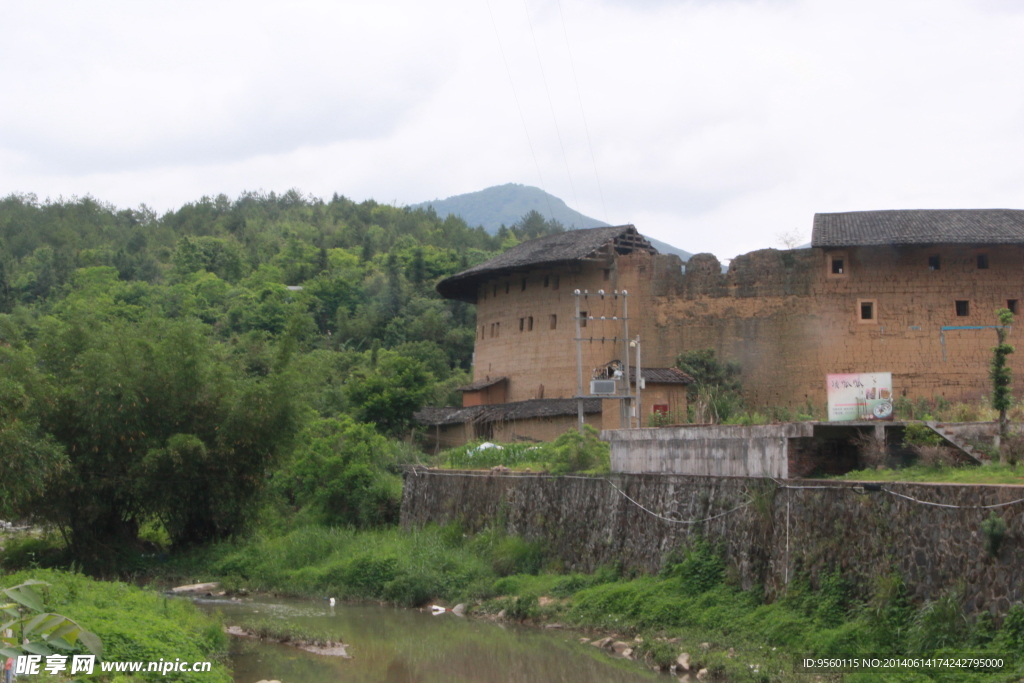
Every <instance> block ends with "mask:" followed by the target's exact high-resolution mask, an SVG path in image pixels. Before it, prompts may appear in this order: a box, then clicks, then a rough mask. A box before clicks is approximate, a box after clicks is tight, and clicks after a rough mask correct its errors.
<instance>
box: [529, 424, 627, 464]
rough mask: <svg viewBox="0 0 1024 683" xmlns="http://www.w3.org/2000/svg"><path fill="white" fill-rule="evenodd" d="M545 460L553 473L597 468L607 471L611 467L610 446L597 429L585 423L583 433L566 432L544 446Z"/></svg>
mask: <svg viewBox="0 0 1024 683" xmlns="http://www.w3.org/2000/svg"><path fill="white" fill-rule="evenodd" d="M544 455H545V462H546V463H547V464H548V468H549V469H550V470H551V473H552V474H566V473H568V472H582V471H584V470H595V471H599V472H607V471H608V470H609V469H610V467H611V452H610V447H609V445H608V444H607V443H605V442H604V441H601V439H599V438H598V433H597V430H596V429H594V428H593V427H591V426H590V425H584V428H583V433H582V434H581V433H580V432H578V431H576V430H575V429H574V430H570V431H568V432H565V433H564V434H562V435H561V436H560V437H558V438H557V439H555V440H554V441H552V442H551V443H550V444H547V445H545V447H544Z"/></svg>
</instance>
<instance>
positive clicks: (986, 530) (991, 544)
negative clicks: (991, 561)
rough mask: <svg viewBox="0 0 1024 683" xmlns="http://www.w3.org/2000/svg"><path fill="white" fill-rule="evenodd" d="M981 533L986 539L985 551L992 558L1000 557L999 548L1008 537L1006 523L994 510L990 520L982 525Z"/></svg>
mask: <svg viewBox="0 0 1024 683" xmlns="http://www.w3.org/2000/svg"><path fill="white" fill-rule="evenodd" d="M981 533H982V535H984V537H985V550H987V551H988V554H989V555H990V556H991V557H997V556H998V555H999V546H1000V545H1002V543H1003V539H1004V538H1005V537H1006V522H1004V521H1003V518H1002V517H1000V516H999V515H997V514H996V513H995V510H993V511H992V512H991V513H989V516H988V519H986V520H985V521H984V522H982V523H981Z"/></svg>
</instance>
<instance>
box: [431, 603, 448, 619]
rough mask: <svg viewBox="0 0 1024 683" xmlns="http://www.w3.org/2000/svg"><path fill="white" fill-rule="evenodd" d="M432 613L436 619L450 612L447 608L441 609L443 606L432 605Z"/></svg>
mask: <svg viewBox="0 0 1024 683" xmlns="http://www.w3.org/2000/svg"><path fill="white" fill-rule="evenodd" d="M430 611H431V612H433V614H434V616H435V617H436V616H437V615H438V614H444V613H445V612H447V611H448V609H447V608H445V607H441V605H431V606H430Z"/></svg>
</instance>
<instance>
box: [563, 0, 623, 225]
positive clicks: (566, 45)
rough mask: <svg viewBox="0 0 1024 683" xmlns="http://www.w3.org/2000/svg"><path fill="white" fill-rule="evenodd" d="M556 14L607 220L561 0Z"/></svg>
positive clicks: (606, 217)
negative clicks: (563, 37)
mask: <svg viewBox="0 0 1024 683" xmlns="http://www.w3.org/2000/svg"><path fill="white" fill-rule="evenodd" d="M557 5H558V16H559V18H560V19H561V20H562V35H564V36H565V49H566V51H567V52H568V53H569V67H570V68H571V69H572V80H573V82H574V83H575V84H576V100H577V101H578V102H579V103H580V116H582V117H583V130H584V132H585V133H586V134H587V147H588V148H589V149H590V161H591V162H592V163H593V164H594V180H596V181H597V195H598V196H599V197H600V198H601V210H602V211H603V212H604V220H605V222H606V223H608V222H610V221H609V220H608V206H607V205H606V204H605V203H604V191H603V190H602V189H601V176H600V175H598V173H597V157H595V156H594V145H593V143H591V141H590V127H589V126H588V125H587V114H586V112H585V111H584V109H583V95H582V94H580V81H579V79H578V78H576V62H575V61H574V60H573V58H572V48H570V47H569V32H568V31H567V30H566V28H565V15H564V14H563V13H562V0H557Z"/></svg>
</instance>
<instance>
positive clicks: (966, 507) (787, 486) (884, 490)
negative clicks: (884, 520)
mask: <svg viewBox="0 0 1024 683" xmlns="http://www.w3.org/2000/svg"><path fill="white" fill-rule="evenodd" d="M772 481H773V482H775V483H776V484H777V485H778V487H779V488H782V489H835V490H840V491H851V492H853V493H861V491H857V490H856V489H855V488H854V487H852V486H793V485H791V484H782V483H780V482H779V481H778V480H776V479H772ZM878 491H880V492H882V493H888V494H889V495H890V496H895V497H897V498H903V499H905V500H909V501H911V502H913V503H917V504H919V505H930V506H932V507H937V508H947V509H950V510H992V509H993V508H1002V507H1007V506H1009V505H1016V504H1017V503H1024V498H1017V499H1016V500H1011V501H1008V502H1006V503H995V504H993V505H950V504H949V503H936V502H934V501H930V500H921V499H920V498H914V497H913V496H908V495H906V494H903V493H898V492H896V491H893V490H891V489H887V488H883V487H882V486H879V487H878Z"/></svg>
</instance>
